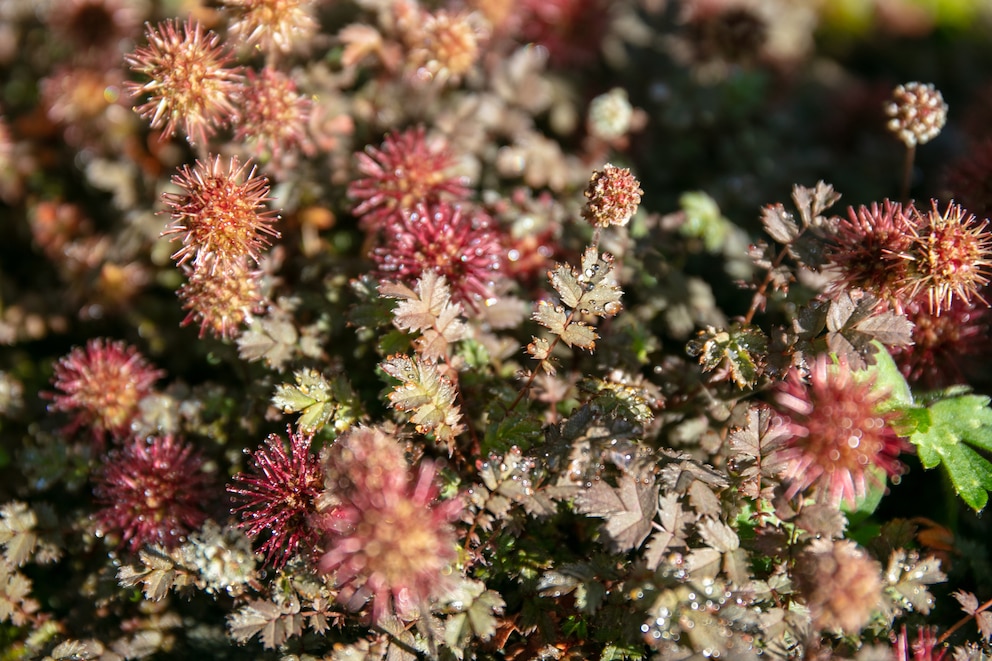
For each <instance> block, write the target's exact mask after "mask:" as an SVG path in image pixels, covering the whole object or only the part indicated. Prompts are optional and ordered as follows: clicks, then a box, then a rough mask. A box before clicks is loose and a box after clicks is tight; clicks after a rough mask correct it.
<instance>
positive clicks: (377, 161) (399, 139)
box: [348, 126, 469, 230]
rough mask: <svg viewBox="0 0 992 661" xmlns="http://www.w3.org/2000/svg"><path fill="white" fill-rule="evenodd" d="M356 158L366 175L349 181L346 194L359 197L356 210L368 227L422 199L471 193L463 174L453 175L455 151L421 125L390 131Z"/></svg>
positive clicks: (375, 227)
mask: <svg viewBox="0 0 992 661" xmlns="http://www.w3.org/2000/svg"><path fill="white" fill-rule="evenodd" d="M355 159H356V160H357V162H358V163H357V165H358V171H359V172H360V173H361V174H362V175H363V176H362V177H361V178H359V179H356V180H354V181H353V182H352V183H351V184H350V185H349V186H348V197H350V198H351V199H353V200H355V201H357V202H358V204H357V205H356V206H355V208H354V210H353V213H354V214H355V216H357V217H358V218H359V219H360V220H361V223H362V225H363V226H365V227H366V228H368V229H370V230H381V229H384V228H385V226H386V225H387V223H388V222H389V221H390V220H393V221H396V220H400V219H401V218H402V216H403V213H404V212H408V211H411V210H413V209H414V207H416V206H417V204H419V203H423V204H431V203H434V202H440V201H442V200H450V201H461V200H465V199H467V198H468V195H469V191H468V188H467V186H466V183H467V182H466V181H465V179H464V178H461V177H453V176H451V175H450V174H449V171H450V170H451V168H452V167H453V166H454V165H455V158H454V155H453V154H452V153H451V152H450V151H449V150H448V148H447V145H445V144H444V143H432V144H428V141H427V137H426V131H425V129H424V127H423V126H418V127H416V128H413V129H407V130H406V131H403V132H402V133H389V134H387V135H386V137H385V139H384V140H383V143H382V145H381V146H380V147H373V146H371V145H369V146H368V147H366V148H365V151H364V152H358V153H357V154H355Z"/></svg>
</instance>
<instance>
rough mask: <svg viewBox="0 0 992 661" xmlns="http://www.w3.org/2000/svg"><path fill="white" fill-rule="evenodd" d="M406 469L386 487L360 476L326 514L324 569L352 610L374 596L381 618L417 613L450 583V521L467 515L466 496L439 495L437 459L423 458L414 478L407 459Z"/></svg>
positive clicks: (374, 610)
mask: <svg viewBox="0 0 992 661" xmlns="http://www.w3.org/2000/svg"><path fill="white" fill-rule="evenodd" d="M332 452H333V449H332ZM352 465H353V466H354V468H355V469H356V470H358V471H362V472H365V470H364V467H361V466H358V465H357V464H354V463H353V464H352ZM391 470H396V469H391ZM399 470H401V471H402V472H401V473H399V474H398V475H397V479H394V478H391V477H390V478H387V479H386V480H385V482H386V483H387V484H390V485H391V486H390V487H389V488H387V489H385V490H383V491H381V492H369V491H367V490H366V489H363V488H360V487H359V486H358V485H361V484H363V480H362V478H358V477H357V476H354V477H353V479H352V484H353V485H355V486H354V488H349V489H347V490H345V491H343V492H342V493H340V494H338V502H339V504H338V505H337V507H336V508H335V509H334V511H333V513H332V514H331V515H329V516H328V517H326V518H325V520H324V521H325V528H326V531H327V538H326V539H327V541H326V548H327V552H326V553H325V554H324V555H323V557H322V558H321V559H320V563H319V568H320V571H321V572H322V573H325V574H332V575H333V581H334V583H335V585H336V586H337V587H338V597H337V598H338V601H340V602H341V603H342V604H344V605H345V607H347V608H349V609H350V610H354V611H357V610H359V609H361V608H362V607H363V606H365V604H367V603H368V602H369V601H371V602H372V603H371V614H370V615H371V619H372V621H373V622H374V623H379V622H381V621H382V620H383V618H385V617H386V616H387V615H395V616H396V617H398V618H399V619H401V620H404V621H412V620H414V619H416V618H417V617H418V616H419V615H420V613H421V612H422V610H423V609H424V608H425V607H427V606H429V604H430V603H431V601H432V600H434V599H436V598H438V597H440V596H441V595H443V594H444V593H445V592H446V591H447V590H448V589H449V587H450V583H451V578H450V575H449V572H448V569H449V567H450V566H451V564H452V563H453V562H454V561H455V559H456V557H457V545H456V539H455V534H454V530H453V528H452V526H451V523H452V522H453V521H455V520H456V519H457V518H459V516H460V513H461V510H462V504H461V502H460V501H459V500H448V501H444V502H441V503H438V502H435V501H436V498H437V495H438V488H437V486H436V485H435V484H434V476H435V467H434V465H433V464H432V463H429V462H428V463H424V464H422V465H421V466H420V470H419V471H418V473H417V475H416V477H415V479H413V480H411V479H410V476H409V469H408V468H407V467H405V466H404V467H401V468H399Z"/></svg>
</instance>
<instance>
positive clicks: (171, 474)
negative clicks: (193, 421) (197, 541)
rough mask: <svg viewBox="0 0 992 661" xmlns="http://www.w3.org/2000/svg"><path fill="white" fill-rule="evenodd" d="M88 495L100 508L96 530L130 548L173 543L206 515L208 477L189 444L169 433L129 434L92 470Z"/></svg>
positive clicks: (197, 526) (208, 492)
mask: <svg viewBox="0 0 992 661" xmlns="http://www.w3.org/2000/svg"><path fill="white" fill-rule="evenodd" d="M94 479H95V483H96V484H95V487H94V490H93V491H94V494H95V495H96V499H97V502H98V503H99V504H100V505H101V506H102V507H101V509H99V510H98V511H97V512H96V513H95V514H94V518H95V519H96V522H97V526H98V530H99V531H100V532H101V533H102V534H104V535H107V534H112V535H119V536H120V538H121V545H122V546H127V547H128V548H129V549H130V550H132V551H136V550H138V548H140V547H141V546H144V545H145V544H161V545H162V546H165V547H173V546H175V545H177V544H179V543H180V542H182V541H183V540H184V539H185V537H186V535H187V534H188V533H190V532H191V531H193V530H196V529H197V528H199V527H200V526H201V525H202V524H203V522H204V521H205V520H206V518H207V516H206V514H205V513H204V511H203V509H202V504H203V503H204V502H207V501H208V500H209V496H210V488H209V487H210V478H209V476H208V475H207V474H206V473H204V472H203V459H202V457H201V456H200V455H199V454H198V453H197V452H196V451H195V450H194V449H193V446H192V445H189V444H188V443H184V442H182V441H180V440H178V439H176V438H174V437H173V436H162V437H150V438H147V439H145V438H135V439H133V440H131V441H129V442H128V443H126V444H125V445H124V446H123V447H122V448H119V449H117V450H114V451H112V452H111V453H110V454H109V455H108V456H107V457H106V459H105V462H104V465H103V466H102V467H101V468H100V470H99V471H98V472H97V473H96V476H95V478H94Z"/></svg>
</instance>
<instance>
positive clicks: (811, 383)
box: [774, 355, 910, 506]
mask: <svg viewBox="0 0 992 661" xmlns="http://www.w3.org/2000/svg"><path fill="white" fill-rule="evenodd" d="M888 397H889V393H888V392H887V391H886V390H884V389H882V388H880V387H877V386H876V385H875V377H874V375H872V376H869V377H865V378H861V379H858V378H856V377H855V374H854V373H853V372H852V371H851V368H850V367H849V365H848V364H847V362H846V361H844V360H841V361H840V362H839V363H837V364H834V363H833V362H832V361H831V360H830V359H829V358H828V357H827V356H825V355H820V356H817V358H816V359H815V360H814V361H813V363H812V365H811V367H810V371H809V379H808V382H807V381H804V380H803V378H802V376H801V374H800V373H799V370H797V369H796V368H793V369H792V370H791V371H790V373H789V375H788V377H787V378H786V379H785V380H784V381H782V382H780V383H779V384H778V385H777V387H776V389H775V394H774V403H775V408H776V409H777V411H778V412H779V414H780V415H781V416H782V418H781V419H779V420H778V424H781V425H784V430H785V432H786V433H787V434H788V440H786V441H785V445H784V447H783V448H782V449H781V450H778V451H777V452H776V460H777V461H778V462H780V463H782V465H783V469H782V477H783V478H785V479H787V480H789V481H790V482H791V485H790V486H789V489H788V491H787V492H786V495H787V497H789V498H792V497H793V496H795V495H796V494H799V493H802V494H805V495H813V496H816V497H817V498H818V500H821V501H824V502H828V503H830V504H832V505H835V506H839V505H840V503H841V502H846V503H848V504H850V505H854V504H855V503H856V502H857V501H858V500H861V499H863V498H864V497H865V496H866V495H867V492H868V487H869V485H871V484H875V483H878V482H879V481H880V477H879V475H878V474H877V473H879V472H884V473H885V474H886V475H888V476H896V475H899V474H901V472H902V470H903V466H902V464H901V463H900V462H899V459H898V457H899V454H900V453H902V452H905V451H908V450H909V449H910V445H909V444H908V443H907V442H906V441H905V440H903V439H901V438H900V437H899V436H897V435H896V433H895V431H893V429H892V423H893V422H894V420H895V418H896V415H897V414H896V413H895V412H894V411H883V410H880V409H881V406H882V405H883V404H884V403H885V401H886V400H887V399H888Z"/></svg>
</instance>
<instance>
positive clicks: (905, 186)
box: [899, 145, 916, 203]
mask: <svg viewBox="0 0 992 661" xmlns="http://www.w3.org/2000/svg"><path fill="white" fill-rule="evenodd" d="M914 160H916V145H912V146H910V147H906V160H905V161H904V162H903V166H902V190H901V191H900V194H899V199H900V200H902V201H903V202H906V203H908V202H909V186H910V183H911V182H912V180H913V161H914Z"/></svg>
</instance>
